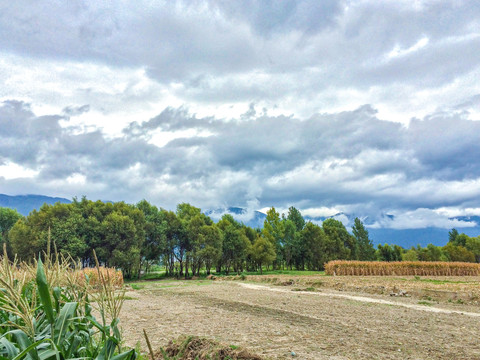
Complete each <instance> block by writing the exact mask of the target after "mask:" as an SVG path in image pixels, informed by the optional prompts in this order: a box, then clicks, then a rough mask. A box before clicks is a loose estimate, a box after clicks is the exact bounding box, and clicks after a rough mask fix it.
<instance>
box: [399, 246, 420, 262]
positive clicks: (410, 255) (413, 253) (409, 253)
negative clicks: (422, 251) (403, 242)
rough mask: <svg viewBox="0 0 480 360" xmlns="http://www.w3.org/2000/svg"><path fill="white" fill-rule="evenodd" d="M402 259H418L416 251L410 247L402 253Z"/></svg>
mask: <svg viewBox="0 0 480 360" xmlns="http://www.w3.org/2000/svg"><path fill="white" fill-rule="evenodd" d="M402 261H418V255H417V251H416V250H415V249H414V248H412V249H410V250H407V251H406V252H405V253H403V254H402Z"/></svg>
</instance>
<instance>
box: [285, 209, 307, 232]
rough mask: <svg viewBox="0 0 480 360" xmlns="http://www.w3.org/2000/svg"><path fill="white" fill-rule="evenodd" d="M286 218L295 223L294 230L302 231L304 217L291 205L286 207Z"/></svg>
mask: <svg viewBox="0 0 480 360" xmlns="http://www.w3.org/2000/svg"><path fill="white" fill-rule="evenodd" d="M287 219H288V220H290V221H292V222H293V223H294V224H295V228H296V231H302V230H303V228H304V226H305V219H304V218H303V216H302V213H301V212H300V211H299V210H298V209H296V208H295V207H293V206H291V207H289V208H288V215H287Z"/></svg>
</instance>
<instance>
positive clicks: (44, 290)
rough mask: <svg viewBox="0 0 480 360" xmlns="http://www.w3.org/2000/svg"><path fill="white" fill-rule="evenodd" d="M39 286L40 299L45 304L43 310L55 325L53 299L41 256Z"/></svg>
mask: <svg viewBox="0 0 480 360" xmlns="http://www.w3.org/2000/svg"><path fill="white" fill-rule="evenodd" d="M37 286H38V293H39V295H40V301H41V302H42V305H43V311H44V312H45V314H46V315H47V319H48V322H49V323H50V324H51V325H53V324H54V322H55V318H54V316H53V306H52V299H51V297H50V291H49V289H48V283H47V277H46V276H45V270H44V268H43V263H42V259H40V258H39V259H38V265H37Z"/></svg>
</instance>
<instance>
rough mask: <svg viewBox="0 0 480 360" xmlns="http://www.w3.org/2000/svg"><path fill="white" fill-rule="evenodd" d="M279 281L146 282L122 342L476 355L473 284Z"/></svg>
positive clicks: (317, 355) (295, 353)
mask: <svg viewBox="0 0 480 360" xmlns="http://www.w3.org/2000/svg"><path fill="white" fill-rule="evenodd" d="M275 278H276V280H275V281H271V280H265V279H263V280H260V277H250V276H249V277H248V278H247V281H225V280H223V281H211V280H190V281H167V280H164V281H157V282H144V283H142V284H141V287H142V288H141V289H139V290H132V291H130V292H129V293H128V298H129V299H130V300H127V301H125V304H124V307H123V310H122V314H121V325H122V327H123V330H124V337H125V339H126V342H127V344H128V345H131V346H135V345H136V344H137V343H139V344H140V347H141V348H142V349H146V345H145V340H144V339H143V329H145V330H146V331H147V333H148V336H149V338H150V342H151V343H152V346H153V348H154V350H158V349H159V348H160V347H165V346H167V344H168V342H169V341H170V340H172V339H176V338H178V337H179V336H180V335H196V336H201V337H205V338H207V339H211V340H215V341H220V342H221V343H224V344H227V345H235V346H241V347H243V348H246V349H248V350H250V351H251V352H252V353H255V354H258V355H262V356H263V357H265V358H267V359H288V358H296V359H469V360H470V359H480V319H479V317H478V316H480V306H479V305H478V303H476V301H477V299H476V297H475V296H476V295H475V291H478V289H479V283H478V280H479V279H472V278H461V279H450V278H449V279H447V278H442V279H433V280H435V281H434V282H429V281H417V280H418V279H406V280H405V279H404V278H398V279H397V278H389V279H386V278H383V279H375V278H369V280H365V282H363V279H365V278H362V279H359V278H358V277H355V278H353V277H337V278H334V277H326V276H318V277H316V276H315V277H311V276H309V277H305V278H307V279H306V280H305V279H304V278H303V277H292V276H283V275H281V276H276V277H275ZM332 279H333V280H332ZM252 280H253V281H262V282H263V283H258V282H256V283H254V282H252ZM265 281H267V282H265ZM445 281H446V282H445ZM313 282H316V283H317V284H316V286H312V283H313ZM326 282H332V283H334V282H336V283H341V284H343V285H341V286H340V285H336V286H329V285H328V284H326V285H325V283H326ZM442 282H443V283H442ZM272 283H275V284H281V285H272ZM320 283H321V284H320ZM379 284H380V285H379ZM372 286H383V287H384V291H383V294H382V293H381V292H380V291H371V287H372ZM432 286H433V287H434V289H433V290H434V291H439V292H440V294H443V293H442V291H443V292H448V294H449V295H448V296H438V297H437V298H435V297H432V296H431V295H425V291H424V290H426V291H427V292H428V291H430V290H432V289H431V287H432ZM336 287H337V288H339V289H336ZM400 287H402V289H401V291H400ZM393 290H395V291H397V292H398V293H400V294H408V295H410V296H399V297H397V296H390V294H392V291H393ZM414 290H415V291H414ZM408 291H410V292H411V293H412V294H409V293H408ZM417 292H418V294H417ZM455 293H456V296H457V297H456V299H457V300H459V299H460V300H461V301H457V300H455ZM465 294H466V295H465ZM459 296H460V297H459ZM467 297H468V300H467ZM452 298H453V299H454V300H452ZM464 298H465V300H464ZM437 309H438V310H439V311H437Z"/></svg>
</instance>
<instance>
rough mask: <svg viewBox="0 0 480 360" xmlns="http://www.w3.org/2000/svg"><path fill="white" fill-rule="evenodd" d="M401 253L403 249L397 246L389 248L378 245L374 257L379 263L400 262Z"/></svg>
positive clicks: (388, 246)
mask: <svg viewBox="0 0 480 360" xmlns="http://www.w3.org/2000/svg"><path fill="white" fill-rule="evenodd" d="M402 253H403V249H402V248H401V247H400V246H398V245H394V246H393V247H391V246H390V245H388V244H385V245H383V246H382V245H381V244H379V245H378V250H377V252H376V255H377V259H378V260H379V261H402Z"/></svg>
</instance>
